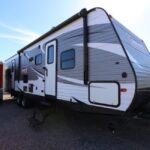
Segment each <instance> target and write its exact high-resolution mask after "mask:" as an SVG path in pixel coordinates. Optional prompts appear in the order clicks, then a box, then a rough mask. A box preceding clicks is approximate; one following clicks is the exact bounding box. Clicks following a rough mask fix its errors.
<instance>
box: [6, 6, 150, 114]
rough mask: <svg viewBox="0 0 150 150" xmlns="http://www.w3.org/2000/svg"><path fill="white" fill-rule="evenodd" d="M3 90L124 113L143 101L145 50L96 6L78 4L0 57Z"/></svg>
mask: <svg viewBox="0 0 150 150" xmlns="http://www.w3.org/2000/svg"><path fill="white" fill-rule="evenodd" d="M5 65H6V80H7V81H8V82H9V84H8V85H9V86H8V87H7V90H9V91H10V92H11V94H12V95H13V96H15V97H16V99H17V102H18V103H19V104H20V105H22V106H23V107H26V105H27V102H28V101H29V100H31V99H32V100H35V101H38V100H40V101H47V102H56V103H59V102H60V103H64V104H69V105H70V106H75V107H76V106H79V107H81V109H84V108H89V109H90V110H91V111H100V112H103V113H107V114H118V115H120V114H124V113H126V112H130V111H135V110H138V109H139V108H141V107H142V106H143V105H145V104H148V103H149V97H150V93H149V92H150V54H149V52H148V50H147V48H146V46H145V44H144V42H143V41H142V40H141V39H140V38H138V37H137V36H136V35H134V34H133V33H132V32H131V31H129V30H128V29H127V28H126V27H124V26H123V25H122V24H120V23H119V22H118V21H117V20H115V19H114V18H113V17H112V16H111V15H109V14H108V13H107V12H106V11H105V10H104V9H102V8H93V9H91V10H89V11H87V10H86V9H83V10H81V11H80V12H79V13H77V14H75V15H74V16H72V17H71V18H69V19H68V20H66V21H65V22H63V23H61V24H59V25H58V26H57V27H54V28H52V30H50V31H49V32H47V33H46V34H44V35H42V36H41V37H39V38H38V39H36V40H35V41H33V42H31V43H30V44H28V45H27V46H25V47H24V48H22V49H20V50H19V51H18V52H17V54H16V55H14V56H12V57H11V58H9V59H7V60H6V61H5Z"/></svg>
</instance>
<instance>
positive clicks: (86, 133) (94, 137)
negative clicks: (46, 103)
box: [0, 98, 150, 150]
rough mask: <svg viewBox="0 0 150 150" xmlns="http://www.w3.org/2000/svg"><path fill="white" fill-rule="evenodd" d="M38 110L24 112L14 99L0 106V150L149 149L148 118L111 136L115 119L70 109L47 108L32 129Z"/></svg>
mask: <svg viewBox="0 0 150 150" xmlns="http://www.w3.org/2000/svg"><path fill="white" fill-rule="evenodd" d="M37 110H39V109H38V108H37V107H36V106H34V107H33V108H30V109H23V108H21V107H19V106H18V105H17V104H16V103H15V101H14V100H11V98H10V99H9V100H5V101H4V102H3V103H2V104H0V150H108V149H109V150H149V149H150V142H149V141H150V120H148V119H135V118H133V119H130V120H128V121H127V122H124V123H122V124H119V125H118V126H117V128H116V131H115V133H114V134H112V132H111V131H110V130H109V129H108V124H109V123H110V122H111V121H114V118H113V117H107V116H102V115H99V114H87V113H79V112H75V111H70V110H69V109H68V110H67V109H59V108H55V109H49V110H48V109H47V110H48V111H49V113H48V116H47V117H46V119H45V120H44V122H43V123H42V124H40V125H37V126H32V125H31V124H30V122H29V120H30V119H31V118H32V117H33V113H34V112H37ZM40 111H43V110H39V112H40Z"/></svg>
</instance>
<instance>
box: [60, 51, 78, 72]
mask: <svg viewBox="0 0 150 150" xmlns="http://www.w3.org/2000/svg"><path fill="white" fill-rule="evenodd" d="M60 61H61V69H73V68H74V67H75V50H74V49H71V50H67V51H64V52H62V53H61V59H60Z"/></svg>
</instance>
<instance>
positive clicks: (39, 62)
mask: <svg viewBox="0 0 150 150" xmlns="http://www.w3.org/2000/svg"><path fill="white" fill-rule="evenodd" d="M35 64H36V65H41V64H42V54H39V55H36V56H35Z"/></svg>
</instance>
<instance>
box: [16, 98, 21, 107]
mask: <svg viewBox="0 0 150 150" xmlns="http://www.w3.org/2000/svg"><path fill="white" fill-rule="evenodd" d="M16 102H17V104H18V105H19V106H21V102H22V97H20V96H18V97H16Z"/></svg>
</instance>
